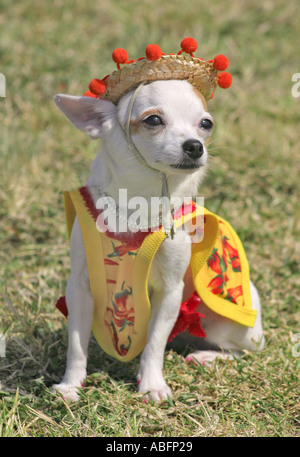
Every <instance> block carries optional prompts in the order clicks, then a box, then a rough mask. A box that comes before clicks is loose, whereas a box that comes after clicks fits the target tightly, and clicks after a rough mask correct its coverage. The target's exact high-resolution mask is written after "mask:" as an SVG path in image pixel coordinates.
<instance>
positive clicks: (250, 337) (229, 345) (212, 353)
mask: <svg viewBox="0 0 300 457" xmlns="http://www.w3.org/2000/svg"><path fill="white" fill-rule="evenodd" d="M250 290H251V298H252V306H253V308H254V309H256V311H257V318H256V322H255V324H254V327H253V328H250V327H245V326H243V325H240V324H238V323H236V322H233V321H231V320H229V319H226V318H225V317H222V316H219V315H217V314H216V313H214V312H212V311H211V310H210V309H209V308H207V307H205V309H201V311H202V312H203V314H204V315H205V318H204V319H203V327H204V329H205V332H206V335H207V338H206V340H207V343H208V345H209V344H211V345H212V346H216V347H219V348H220V350H198V351H195V352H193V353H191V354H189V355H188V356H187V357H186V360H187V361H188V362H191V363H204V364H207V363H208V364H210V363H211V362H213V361H214V360H215V359H216V358H223V359H232V358H233V357H237V356H240V355H241V354H242V353H243V350H244V349H245V350H248V351H259V350H262V349H263V347H264V336H263V329H262V319H261V304H260V300H259V296H258V292H257V290H256V288H255V286H254V285H253V284H252V283H250Z"/></svg>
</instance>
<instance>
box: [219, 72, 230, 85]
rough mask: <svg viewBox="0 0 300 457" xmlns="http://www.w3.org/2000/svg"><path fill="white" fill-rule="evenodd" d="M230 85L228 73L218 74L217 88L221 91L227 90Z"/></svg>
mask: <svg viewBox="0 0 300 457" xmlns="http://www.w3.org/2000/svg"><path fill="white" fill-rule="evenodd" d="M231 84H232V76H231V74H230V73H225V72H222V73H219V75H218V86H219V87H221V88H222V89H228V87H230V86H231Z"/></svg>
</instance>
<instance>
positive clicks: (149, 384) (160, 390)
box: [137, 375, 172, 402]
mask: <svg viewBox="0 0 300 457" xmlns="http://www.w3.org/2000/svg"><path fill="white" fill-rule="evenodd" d="M137 381H138V385H139V392H141V393H143V394H145V395H144V400H145V401H148V400H150V401H155V402H156V401H162V400H167V399H168V398H172V391H171V389H170V387H169V386H168V385H167V384H166V382H165V381H164V379H162V380H160V381H157V380H155V381H152V380H150V379H147V380H144V378H143V379H142V378H141V376H139V375H138V377H137Z"/></svg>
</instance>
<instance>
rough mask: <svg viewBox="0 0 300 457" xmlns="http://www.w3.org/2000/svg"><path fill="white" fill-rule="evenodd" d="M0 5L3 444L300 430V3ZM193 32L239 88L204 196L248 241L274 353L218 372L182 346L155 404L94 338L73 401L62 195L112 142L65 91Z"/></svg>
mask: <svg viewBox="0 0 300 457" xmlns="http://www.w3.org/2000/svg"><path fill="white" fill-rule="evenodd" d="M0 3H1V12H0V29H1V32H0V33H1V39H0V72H1V73H3V74H5V76H6V82H7V97H6V98H5V99H0V125H1V134H0V198H1V205H0V244H1V251H0V293H1V295H0V333H4V334H5V337H6V346H7V347H6V357H2V358H0V369H1V372H0V436H3V437H5V436H6V437H13V436H31V437H32V436H33V437H38V436H50V437H51V436H114V437H120V436H130V437H142V436H155V437H158V436H167V437H176V436H188V437H192V436H218V437H219V436H234V437H237V436H244V437H246V436H269V437H270V436H279V437H283V436H285V437H287V436H288V437H292V436H299V422H300V418H299V410H300V408H299V406H300V405H299V378H298V375H299V361H300V359H299V357H296V356H297V355H298V353H299V350H297V346H295V344H296V343H295V341H297V336H296V337H295V335H297V334H298V333H299V332H300V322H299V320H300V309H299V301H300V275H299V255H300V244H299V232H300V221H299V214H300V205H299V194H300V184H299V177H298V175H299V170H300V156H299V147H298V130H299V120H300V117H299V103H300V98H293V97H292V95H291V88H292V82H291V77H292V75H293V74H294V73H297V72H299V71H300V68H299V66H297V65H299V62H298V63H297V60H296V52H297V49H296V40H297V37H298V36H299V33H300V29H299V21H298V14H297V7H298V3H297V1H296V0H291V1H290V2H288V3H287V2H286V1H284V0H276V1H275V0H274V1H273V2H271V1H267V2H263V3H261V2H259V1H258V0H251V1H250V0H249V1H244V2H240V1H239V0H234V1H232V2H230V3H228V2H221V1H220V0H219V1H218V0H211V1H210V2H209V5H208V4H207V2H204V1H203V0H197V1H196V0H191V1H190V2H186V3H185V4H182V2H180V1H179V0H175V1H173V2H161V1H157V0H153V1H152V2H146V1H136V0H129V1H127V2H122V1H118V0H115V1H106V0H102V1H101V2H92V3H91V2H88V3H87V2H83V1H80V0H77V1H74V2H61V1H60V0H54V1H51V2H50V0H45V1H44V2H38V1H36V0H31V1H30V2H14V3H13V4H12V3H11V2H9V1H8V0H1V1H0ZM184 36H194V37H195V38H196V39H197V40H198V43H199V51H197V55H201V56H202V57H204V58H207V59H209V58H212V57H214V56H215V55H216V54H218V53H224V54H226V55H227V56H228V57H229V59H230V62H231V65H230V71H231V72H232V74H233V76H234V85H233V87H232V89H230V90H228V91H224V92H221V90H219V91H218V93H217V94H216V96H215V98H214V99H213V100H212V101H211V102H210V107H211V111H212V114H213V115H214V117H215V119H216V124H217V126H216V131H215V133H214V141H213V142H212V144H211V148H210V154H211V164H210V169H209V172H208V174H207V178H206V181H205V183H204V185H203V187H202V189H201V190H200V194H201V195H204V196H205V199H206V200H205V201H206V206H207V207H208V208H209V209H210V210H212V211H216V212H218V213H219V214H220V215H222V216H223V217H225V218H227V219H228V220H230V222H231V223H232V224H233V226H234V227H235V229H236V230H237V231H238V233H239V234H240V236H241V238H242V240H243V243H244V245H245V248H246V251H247V255H248V258H249V261H250V265H251V271H252V278H253V280H254V282H255V283H256V285H257V287H258V289H259V291H260V295H261V298H262V303H263V319H264V330H265V337H266V341H267V344H266V348H265V349H264V350H263V351H262V353H260V354H250V353H246V354H245V355H244V357H243V358H241V359H237V360H234V361H230V362H224V361H222V360H220V361H218V362H216V363H215V364H214V365H213V366H212V367H211V368H209V367H203V366H200V367H194V366H187V365H186V364H185V363H184V355H185V353H176V352H173V351H171V350H169V351H167V353H166V356H165V368H164V370H165V375H166V379H167V382H168V383H169V384H170V386H171V387H172V389H173V391H174V400H173V401H170V402H167V403H166V402H164V403H162V404H158V405H153V404H151V403H149V404H144V403H143V402H141V398H140V396H139V394H137V393H136V381H135V376H136V373H137V369H138V360H134V361H133V362H131V363H129V364H126V365H121V366H120V364H119V363H118V362H116V361H113V360H112V359H110V358H109V357H107V356H105V355H103V354H101V353H100V352H99V350H98V347H97V345H96V343H95V342H94V340H93V339H92V340H91V343H90V357H89V364H88V373H89V377H88V379H87V383H86V387H85V388H84V389H83V390H82V392H81V397H80V401H79V402H78V403H76V404H72V403H70V404H69V403H66V402H65V401H64V400H62V399H60V397H58V396H55V395H53V394H52V393H51V385H52V384H53V383H55V382H58V381H59V380H60V379H61V377H62V374H63V371H64V366H65V354H66V347H67V335H66V323H65V321H64V320H63V318H62V317H61V316H60V315H59V313H58V312H56V311H55V309H54V303H55V301H56V299H57V297H59V296H60V295H61V294H62V293H63V292H64V287H65V284H66V279H67V274H68V269H69V258H68V248H69V247H68V241H67V238H66V230H65V222H64V212H63V201H62V191H63V190H64V189H71V188H74V187H76V186H79V185H82V184H84V183H85V182H86V179H87V177H88V172H89V166H90V162H91V160H92V158H93V157H94V155H95V153H96V150H97V145H96V144H95V143H93V142H90V141H89V140H88V138H86V137H85V136H84V135H83V134H82V133H80V132H79V131H76V130H75V129H74V128H73V127H72V125H71V124H69V123H68V122H67V121H65V120H64V119H63V118H62V116H61V114H60V113H59V112H58V110H57V109H56V108H55V106H54V104H53V101H52V96H53V95H54V94H55V93H57V92H66V93H70V94H82V93H83V92H84V91H85V90H87V85H88V83H89V81H90V80H91V79H92V78H94V77H103V76H104V75H105V74H107V73H109V72H111V71H112V70H113V69H114V65H113V63H112V61H111V52H112V50H113V49H114V48H116V47H125V48H126V49H127V50H128V52H129V56H131V57H133V58H135V57H138V56H140V55H143V54H144V49H145V46H146V45H147V44H148V43H150V42H154V43H155V42H157V43H159V44H160V45H161V47H162V48H163V50H165V52H176V51H177V50H179V43H180V40H181V39H182V38H183V37H184ZM177 48H178V49H177ZM293 337H294V338H296V340H293ZM298 341H299V339H298ZM293 347H294V352H293V351H292V349H293ZM297 351H298V352H297Z"/></svg>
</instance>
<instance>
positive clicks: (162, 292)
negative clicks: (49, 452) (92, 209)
mask: <svg viewBox="0 0 300 457" xmlns="http://www.w3.org/2000/svg"><path fill="white" fill-rule="evenodd" d="M133 94H135V97H136V98H135V100H134V103H133V105H132V106H131V108H130V109H131V113H130V114H131V122H130V127H131V135H132V137H131V139H132V142H133V143H134V145H135V147H136V149H137V150H138V151H139V153H140V154H141V155H142V156H143V158H144V159H145V160H146V161H147V164H148V166H145V165H144V164H143V163H142V162H141V161H140V160H138V158H137V157H136V155H135V154H134V153H133V150H132V147H130V144H128V141H126V137H125V136H124V130H126V119H127V116H128V110H129V105H130V103H131V102H132V97H133ZM55 101H56V103H57V105H58V107H59V108H60V109H61V110H62V112H63V113H64V114H65V115H66V116H67V117H68V118H69V119H70V120H71V121H72V122H73V123H74V124H75V126H76V127H77V128H79V129H81V130H83V131H85V132H86V133H87V134H88V135H89V136H90V137H91V138H92V139H96V138H101V139H102V144H101V150H100V152H99V154H98V155H97V157H96V158H95V160H94V162H93V164H92V167H91V175H90V178H89V180H88V184H87V188H88V190H89V192H90V195H91V197H92V200H93V202H94V204H95V206H96V202H97V200H98V198H99V189H101V192H103V193H105V194H106V195H108V196H110V197H112V198H113V199H114V200H115V201H116V202H117V204H118V198H119V189H127V191H128V196H129V197H132V196H141V197H144V198H145V199H147V201H149V202H150V199H151V197H157V196H160V191H161V173H164V174H165V175H166V176H167V178H168V188H169V194H170V196H171V197H172V196H174V195H175V196H179V197H181V198H182V199H183V198H184V197H185V196H191V197H193V196H196V195H197V194H198V188H199V184H200V182H201V180H202V178H203V176H204V172H205V166H206V163H207V159H208V152H207V144H208V140H209V138H210V136H211V133H212V128H213V118H212V116H211V114H209V113H208V112H207V107H206V102H205V100H204V97H203V96H202V95H201V94H200V93H199V92H198V91H197V90H196V89H195V88H194V87H192V85H191V84H189V82H187V81H178V80H168V81H154V82H152V83H150V84H146V85H143V86H142V87H140V90H139V91H138V93H135V91H134V90H133V91H130V92H128V93H126V94H125V95H124V96H123V97H121V98H120V100H119V101H118V103H117V104H114V103H112V102H111V101H109V100H102V99H99V98H90V97H75V96H68V95H57V96H56V97H55ZM155 170H157V171H159V172H161V173H158V172H156V171H155ZM149 207H150V203H149ZM146 216H147V217H148V215H146ZM188 237H189V234H188V233H187V232H185V231H180V232H178V233H175V236H174V238H173V239H172V238H171V237H167V238H166V239H165V240H164V242H163V243H162V244H161V246H160V247H159V249H158V251H157V254H156V255H155V258H154V260H153V263H152V266H151V271H150V274H149V283H148V284H149V297H150V301H151V319H150V322H149V325H148V332H147V339H146V344H145V347H144V349H143V351H142V354H141V358H140V369H139V373H138V376H137V379H138V383H139V391H140V392H142V393H144V394H145V398H149V399H151V400H154V401H159V400H162V399H166V398H167V397H171V395H172V394H171V390H170V388H169V387H168V385H167V384H166V382H165V380H164V377H163V373H162V369H163V358H164V351H165V347H166V344H167V340H168V337H169V335H170V332H171V331H172V328H173V326H174V324H175V322H176V319H177V317H178V313H179V309H180V304H181V302H182V300H183V295H184V294H185V296H187V294H189V293H191V291H193V286H192V285H191V281H190V277H189V275H188V274H186V272H187V271H188V266H189V263H190V259H191V243H189V242H188V240H187V238H188ZM70 252H71V254H70V255H71V275H70V277H69V280H68V284H67V290H66V302H67V306H68V313H69V347H68V355H67V368H66V372H65V375H64V377H63V380H62V381H61V383H60V384H58V385H55V386H54V388H55V389H57V390H58V391H60V392H61V393H62V394H63V395H64V396H65V397H66V398H68V399H77V398H78V391H77V388H78V387H81V386H82V383H83V382H84V379H85V377H86V364H87V348H88V342H89V338H90V333H91V328H92V321H93V307H94V305H93V298H92V296H91V291H90V283H89V274H88V267H87V260H86V253H85V248H84V243H83V238H82V233H81V229H80V224H79V222H78V218H76V219H75V223H74V226H73V230H72V235H71V240H70ZM250 289H251V297H252V307H253V309H254V310H256V311H257V317H256V321H255V324H254V326H253V327H252V328H251V327H247V326H244V325H240V324H238V323H237V322H234V321H232V320H230V319H228V318H226V317H222V316H221V315H219V314H217V313H215V312H213V311H212V310H211V309H209V308H208V307H207V306H206V305H205V304H204V303H203V302H202V303H201V305H200V307H201V312H203V314H204V315H205V319H203V328H204V330H205V332H206V338H205V339H203V338H196V337H195V338H193V342H196V344H198V345H199V348H198V350H196V351H195V352H194V353H192V354H190V356H189V357H188V358H187V360H193V361H197V362H199V363H201V362H202V363H204V362H205V361H208V362H209V361H213V360H214V359H215V358H216V357H224V358H225V357H232V354H234V355H238V354H240V353H241V352H242V350H243V349H245V350H253V351H254V350H260V349H262V348H263V345H264V338H263V331H262V323H261V310H260V301H259V297H258V293H257V291H256V289H255V287H254V286H253V285H252V284H251V286H250ZM190 338H191V337H190V336H189V335H186V333H184V334H183V336H182V337H181V340H183V341H185V344H188V343H189V342H190V341H191V339H190ZM204 340H205V342H206V345H207V346H208V347H209V346H210V348H209V350H207V349H206V350H202V349H201V345H200V343H203V341H204Z"/></svg>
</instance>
